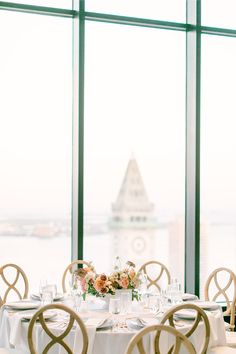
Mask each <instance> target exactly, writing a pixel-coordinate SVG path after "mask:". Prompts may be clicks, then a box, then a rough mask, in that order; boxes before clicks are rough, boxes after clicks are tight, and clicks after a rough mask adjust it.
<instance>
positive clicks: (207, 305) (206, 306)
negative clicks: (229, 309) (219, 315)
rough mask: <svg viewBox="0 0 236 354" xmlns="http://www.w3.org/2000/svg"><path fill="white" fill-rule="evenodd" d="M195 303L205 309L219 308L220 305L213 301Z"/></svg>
mask: <svg viewBox="0 0 236 354" xmlns="http://www.w3.org/2000/svg"><path fill="white" fill-rule="evenodd" d="M195 304H196V305H197V306H199V307H201V309H203V310H212V311H214V310H218V309H219V308H220V305H219V304H217V303H216V302H213V301H196V302H195Z"/></svg>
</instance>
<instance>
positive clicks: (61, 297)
mask: <svg viewBox="0 0 236 354" xmlns="http://www.w3.org/2000/svg"><path fill="white" fill-rule="evenodd" d="M31 298H32V299H34V300H38V301H41V296H40V294H31ZM63 298H64V295H63V294H56V296H55V297H54V299H53V301H59V300H62V299H63Z"/></svg>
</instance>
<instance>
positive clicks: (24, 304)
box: [5, 300, 40, 310]
mask: <svg viewBox="0 0 236 354" xmlns="http://www.w3.org/2000/svg"><path fill="white" fill-rule="evenodd" d="M5 306H7V307H8V308H10V309H12V310H31V309H36V308H38V307H39V306H40V303H38V302H35V301H26V300H22V301H15V302H8V303H6V304H5Z"/></svg>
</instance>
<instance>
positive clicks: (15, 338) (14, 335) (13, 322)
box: [9, 313, 23, 346]
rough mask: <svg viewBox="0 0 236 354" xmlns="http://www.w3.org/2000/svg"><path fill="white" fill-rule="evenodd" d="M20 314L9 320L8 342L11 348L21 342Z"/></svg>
mask: <svg viewBox="0 0 236 354" xmlns="http://www.w3.org/2000/svg"><path fill="white" fill-rule="evenodd" d="M22 316H23V314H22V313H15V314H14V316H11V317H10V318H9V322H10V338H9V342H10V344H11V345H13V346H17V344H18V343H19V342H20V341H21V338H22V322H21V319H22Z"/></svg>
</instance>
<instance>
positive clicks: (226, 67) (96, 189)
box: [0, 0, 236, 215]
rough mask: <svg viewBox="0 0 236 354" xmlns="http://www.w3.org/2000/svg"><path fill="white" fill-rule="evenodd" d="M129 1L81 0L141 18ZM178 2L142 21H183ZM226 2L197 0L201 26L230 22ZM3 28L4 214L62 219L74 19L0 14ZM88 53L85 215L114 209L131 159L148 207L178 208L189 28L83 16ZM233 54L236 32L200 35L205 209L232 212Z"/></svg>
mask: <svg viewBox="0 0 236 354" xmlns="http://www.w3.org/2000/svg"><path fill="white" fill-rule="evenodd" d="M28 3H30V2H28ZM31 3H33V2H32V1H31ZM35 3H36V2H35ZM63 3H65V1H64V2H61V3H60V5H61V6H65V4H63ZM127 3H128V4H129V5H127ZM132 3H133V1H131V0H130V1H129V2H127V1H124V0H123V1H121V0H120V1H119V2H117V1H115V0H114V1H110V0H109V1H102V0H101V1H99V2H98V1H97V2H96V1H95V0H88V1H87V7H88V10H91V11H98V10H100V11H104V12H105V6H107V9H108V6H109V9H108V10H107V12H109V11H110V12H111V11H114V13H119V14H124V15H133V16H140V15H141V1H138V0H135V5H136V6H135V7H134V6H131V5H132ZM142 3H143V2H142ZM37 4H42V5H45V1H44V2H40V3H39V2H38V1H37ZM47 4H48V5H49V6H53V4H54V3H53V2H52V1H51V2H50V4H49V3H47ZM57 4H59V3H57ZM164 4H165V5H166V7H165V6H164ZM177 4H178V5H177ZM184 4H185V1H183V0H179V1H177V0H169V1H165V2H163V1H162V2H161V1H156V0H155V1H154V0H153V1H151V0H150V1H148V3H147V5H148V6H145V11H144V13H143V14H142V16H143V17H147V18H149V17H150V16H153V14H154V13H155V11H156V12H157V13H158V14H159V16H160V19H164V18H166V19H167V20H176V21H180V22H181V21H184V7H183V6H184ZM225 4H226V0H225V1H224V9H227V6H228V9H229V11H228V12H227V13H226V10H225V13H224V12H223V11H222V6H221V5H222V1H217V0H212V1H211V0H208V1H203V4H202V7H203V23H204V24H209V25H215V26H217V25H219V26H220V25H225V26H227V27H235V25H234V22H235V18H234V16H233V15H232V14H233V10H235V8H236V4H235V1H227V6H225ZM118 5H119V6H118ZM154 5H156V9H154ZM170 5H171V6H170ZM174 5H175V6H174ZM213 5H214V9H215V10H214V11H212V6H213ZM98 6H99V7H98ZM170 9H171V11H170V12H168V13H169V15H168V18H167V17H166V16H167V15H166V14H167V11H169V10H170ZM131 11H132V13H131ZM219 13H220V14H221V16H218V15H217V14H219ZM226 20H227V21H228V22H226ZM13 23H14V26H13V25H12V24H13ZM0 32H1V33H2V34H4V35H2V36H1V37H0V45H1V53H2V54H1V56H0V77H1V80H0V117H1V129H0V161H1V184H0V212H1V215H5V214H6V215H7V214H8V213H10V212H11V213H12V212H16V213H18V212H21V213H28V212H30V213H34V212H35V213H48V212H50V213H53V214H54V213H62V214H63V213H66V214H68V213H69V212H70V205H71V146H72V140H71V139H72V134H71V132H72V117H71V114H72V113H71V97H72V96H71V87H72V76H71V60H72V42H71V35H72V21H71V20H70V19H61V18H52V17H47V16H45V17H44V16H35V15H34V16H29V15H26V14H21V13H13V12H5V11H1V12H0ZM85 54H86V58H85V59H86V66H85V79H86V85H85V211H86V212H88V213H91V212H92V213H104V212H109V211H110V207H111V203H112V202H113V201H115V199H116V196H117V193H118V191H119V188H120V185H121V182H122V179H123V176H124V173H125V170H126V166H127V164H128V160H129V158H130V157H131V155H132V154H133V155H134V156H135V157H136V159H137V161H138V164H139V167H140V170H141V174H142V177H143V179H144V183H145V186H146V189H147V192H148V196H149V198H150V200H151V201H152V202H153V203H154V204H155V206H156V212H157V213H158V212H160V211H161V210H169V211H172V210H173V212H179V213H182V212H183V210H184V185H185V179H184V178H185V177H184V164H185V141H184V137H185V33H183V32H177V31H164V30H154V29H148V28H137V27H133V26H132V27H128V26H120V25H109V24H102V23H95V22H88V23H87V24H86V53H85ZM235 60H236V42H235V39H233V38H224V37H216V36H203V38H202V122H201V127H202V169H201V173H202V184H201V186H202V206H203V209H204V210H211V209H225V210H226V209H228V210H231V211H234V210H235V207H236V205H235V203H236V189H235V187H234V183H235V182H234V181H235V177H236V176H235V175H236V171H235V167H234V166H235V157H234V151H235V139H234V132H235V104H234V102H235V95H234V92H235V82H236V81H235V79H236V77H235V76H236V69H235Z"/></svg>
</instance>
